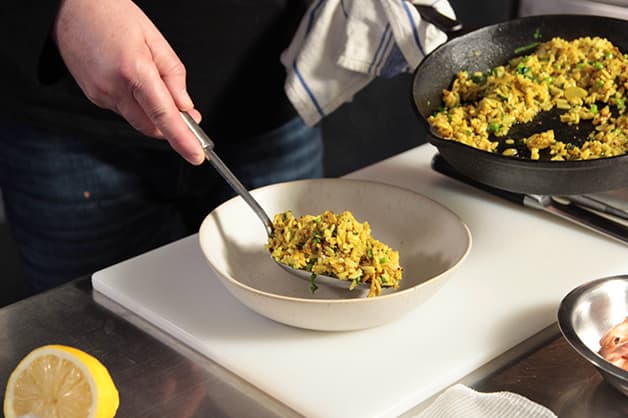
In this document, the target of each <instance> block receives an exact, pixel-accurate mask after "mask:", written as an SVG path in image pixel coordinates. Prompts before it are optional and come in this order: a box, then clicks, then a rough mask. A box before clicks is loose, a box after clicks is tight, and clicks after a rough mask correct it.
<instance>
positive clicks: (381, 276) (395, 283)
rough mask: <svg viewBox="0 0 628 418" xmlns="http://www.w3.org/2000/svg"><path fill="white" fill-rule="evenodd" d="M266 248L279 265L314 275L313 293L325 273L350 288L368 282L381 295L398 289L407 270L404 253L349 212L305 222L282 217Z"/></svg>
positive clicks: (307, 218) (306, 217)
mask: <svg viewBox="0 0 628 418" xmlns="http://www.w3.org/2000/svg"><path fill="white" fill-rule="evenodd" d="M266 248H268V249H269V250H270V251H271V255H272V257H273V258H274V259H275V260H277V261H278V262H280V263H283V264H286V265H289V266H291V267H293V268H296V269H300V270H306V271H310V272H312V276H311V284H310V289H311V290H312V292H314V291H315V290H316V289H317V286H316V275H318V274H322V275H326V276H331V277H335V278H337V279H339V280H350V281H351V282H352V283H351V284H350V287H349V289H350V290H352V289H354V288H355V287H356V286H357V285H358V284H360V283H367V284H369V285H370V290H369V293H368V296H369V297H372V296H378V295H379V294H380V293H381V291H382V288H384V287H392V288H398V287H399V281H400V280H401V276H402V271H403V269H402V268H401V266H400V265H399V252H398V251H394V250H392V249H391V248H389V247H388V246H386V245H384V244H383V243H381V242H380V241H378V240H376V239H374V238H373V237H372V236H371V227H370V225H369V223H368V222H363V223H360V222H358V221H357V220H356V219H355V217H354V216H353V214H352V213H351V212H349V211H344V212H342V213H341V214H338V215H337V214H334V213H333V212H331V211H325V212H323V213H322V214H320V215H304V216H301V217H300V218H295V217H294V215H293V214H292V212H291V211H287V212H284V213H280V214H277V215H275V217H274V219H273V234H272V236H270V237H269V239H268V243H267V245H266Z"/></svg>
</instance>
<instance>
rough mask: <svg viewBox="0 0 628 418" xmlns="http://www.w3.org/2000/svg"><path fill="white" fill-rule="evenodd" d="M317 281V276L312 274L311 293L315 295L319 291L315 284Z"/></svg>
mask: <svg viewBox="0 0 628 418" xmlns="http://www.w3.org/2000/svg"><path fill="white" fill-rule="evenodd" d="M315 280H316V274H315V273H312V274H311V275H310V292H312V293H314V292H316V291H317V290H318V286H316V283H315V282H314V281H315Z"/></svg>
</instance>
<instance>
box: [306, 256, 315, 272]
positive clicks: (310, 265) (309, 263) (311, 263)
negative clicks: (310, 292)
mask: <svg viewBox="0 0 628 418" xmlns="http://www.w3.org/2000/svg"><path fill="white" fill-rule="evenodd" d="M314 264H316V258H310V259H309V260H308V261H307V264H306V265H305V270H306V271H312V268H313V267H314Z"/></svg>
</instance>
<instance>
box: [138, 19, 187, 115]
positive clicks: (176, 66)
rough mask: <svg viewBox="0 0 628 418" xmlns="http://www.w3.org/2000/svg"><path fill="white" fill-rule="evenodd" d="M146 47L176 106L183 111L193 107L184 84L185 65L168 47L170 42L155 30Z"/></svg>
mask: <svg viewBox="0 0 628 418" xmlns="http://www.w3.org/2000/svg"><path fill="white" fill-rule="evenodd" d="M148 47H149V49H150V52H151V54H152V57H153V61H154V63H155V65H156V66H157V71H158V72H159V76H160V77H161V79H162V80H163V81H164V83H165V84H166V87H167V88H168V91H169V92H170V94H171V95H172V98H173V99H174V102H175V104H176V106H177V107H178V108H179V109H181V110H185V111H189V110H191V109H193V108H194V103H192V99H191V98H190V96H189V94H188V92H187V88H186V84H185V78H186V70H185V66H184V65H183V63H182V62H181V60H180V59H179V57H178V56H177V54H176V53H175V52H174V50H173V49H172V48H171V47H170V44H168V42H167V41H166V39H165V38H164V37H163V36H162V35H161V33H160V32H158V31H156V32H154V33H152V34H150V35H149V36H148Z"/></svg>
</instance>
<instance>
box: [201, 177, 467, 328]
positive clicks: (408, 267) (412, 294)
mask: <svg viewBox="0 0 628 418" xmlns="http://www.w3.org/2000/svg"><path fill="white" fill-rule="evenodd" d="M251 194H252V195H253V196H254V197H255V199H256V200H257V201H258V202H259V203H260V205H261V206H262V207H263V208H264V210H265V211H266V213H267V214H268V216H269V217H270V218H271V219H272V217H273V216H274V215H275V214H277V213H281V212H285V211H286V210H292V211H293V213H294V215H295V216H297V217H298V216H302V215H305V214H319V213H322V212H323V211H325V210H331V211H334V212H336V213H339V212H342V211H343V210H349V211H351V212H352V213H353V215H354V216H355V217H356V219H357V220H358V221H359V222H364V221H368V222H369V224H370V226H371V230H372V235H373V237H374V238H376V239H378V240H380V241H382V242H383V243H385V244H387V245H388V246H390V247H392V248H393V249H395V250H398V251H399V253H400V264H401V266H402V267H403V268H404V274H403V279H402V280H401V287H400V288H399V289H396V290H388V291H385V292H383V293H382V295H380V296H377V297H371V298H367V297H366V293H367V291H366V290H357V289H354V290H353V291H349V290H347V289H337V288H331V287H326V286H322V285H321V286H319V289H318V290H317V291H316V292H315V293H312V292H311V291H310V287H309V283H308V282H307V281H306V280H303V279H300V278H298V277H296V276H294V275H291V274H290V273H288V272H286V271H284V270H283V269H282V268H281V267H280V266H278V265H277V264H276V263H275V262H274V261H273V259H272V258H271V257H270V253H269V252H268V250H266V249H265V248H264V245H265V244H266V238H267V237H266V231H265V228H264V225H263V223H262V222H261V221H260V220H259V218H258V217H257V216H256V215H255V213H254V212H253V211H252V209H251V208H250V207H249V206H248V205H247V204H246V203H245V202H244V200H243V199H242V198H240V197H235V198H233V199H231V200H229V201H227V202H225V203H223V204H222V205H220V206H219V207H217V208H216V209H215V210H214V211H212V212H211V213H210V214H209V215H208V216H207V217H206V218H205V220H204V221H203V223H202V225H201V228H200V231H199V240H200V246H201V249H202V252H203V254H204V255H205V257H206V259H207V261H208V263H209V266H210V267H211V268H212V269H213V270H214V271H215V272H216V274H217V276H218V277H219V278H220V280H222V283H223V284H224V286H225V287H226V288H227V289H228V290H229V292H231V294H233V296H235V297H236V298H237V299H238V300H240V301H241V302H242V303H243V304H244V305H246V306H248V307H249V308H250V309H252V310H253V311H255V312H257V313H259V314H261V315H264V316H266V317H268V318H270V319H273V320H275V321H277V322H281V323H283V324H287V325H291V326H295V327H300V328H306V329H314V330H324V331H347V330H356V329H363V328H370V327H375V326H378V325H382V324H385V323H387V322H390V321H392V320H395V319H397V318H399V317H401V316H402V315H404V314H406V313H408V312H409V311H411V310H413V309H415V308H416V307H417V306H419V305H420V304H421V303H423V302H425V301H426V300H427V299H428V298H429V297H430V296H432V295H433V294H434V293H435V292H436V291H437V290H438V289H439V288H440V287H441V286H442V285H443V284H444V282H445V280H446V279H447V278H448V277H449V275H450V273H451V272H452V271H453V270H454V269H455V268H456V267H457V266H458V265H460V263H461V262H462V261H463V260H464V259H465V257H466V256H467V254H468V253H469V251H470V248H471V234H470V232H469V229H468V227H467V226H466V225H465V224H464V223H463V222H462V221H461V220H460V218H459V217H458V216H457V215H456V214H455V213H453V212H452V211H451V210H449V209H447V208H446V207H444V206H443V205H441V204H439V203H437V202H435V201H434V200H432V199H429V198H427V197H425V196H422V195H420V194H417V193H414V192H412V191H409V190H406V189H402V188H399V187H395V186H391V185H387V184H382V183H376V182H370V181H361V180H349V179H316V180H300V181H293V182H287V183H279V184H274V185H271V186H266V187H262V188H259V189H256V190H253V191H252V192H251Z"/></svg>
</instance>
